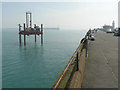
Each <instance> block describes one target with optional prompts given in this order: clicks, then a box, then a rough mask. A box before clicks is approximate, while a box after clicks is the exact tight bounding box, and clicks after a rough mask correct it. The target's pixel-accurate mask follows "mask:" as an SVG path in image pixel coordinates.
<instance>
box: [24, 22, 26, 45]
mask: <svg viewBox="0 0 120 90" xmlns="http://www.w3.org/2000/svg"><path fill="white" fill-rule="evenodd" d="M24 31H25V23H24ZM24 45H26V36H25V34H24Z"/></svg>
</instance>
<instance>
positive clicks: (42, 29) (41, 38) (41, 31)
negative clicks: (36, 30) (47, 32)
mask: <svg viewBox="0 0 120 90" xmlns="http://www.w3.org/2000/svg"><path fill="white" fill-rule="evenodd" d="M41 44H43V24H41Z"/></svg>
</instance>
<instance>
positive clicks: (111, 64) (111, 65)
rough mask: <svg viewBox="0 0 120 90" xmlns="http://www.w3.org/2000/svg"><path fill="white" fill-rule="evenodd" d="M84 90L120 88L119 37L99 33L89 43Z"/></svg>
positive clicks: (83, 83)
mask: <svg viewBox="0 0 120 90" xmlns="http://www.w3.org/2000/svg"><path fill="white" fill-rule="evenodd" d="M82 88H118V37H116V36H113V34H111V33H105V32H103V31H99V32H97V33H96V34H95V41H90V42H89V45H88V57H87V59H86V65H85V71H84V75H83V82H82Z"/></svg>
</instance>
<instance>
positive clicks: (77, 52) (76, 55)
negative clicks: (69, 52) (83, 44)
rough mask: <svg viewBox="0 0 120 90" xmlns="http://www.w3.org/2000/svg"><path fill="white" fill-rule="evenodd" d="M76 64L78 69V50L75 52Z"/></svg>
mask: <svg viewBox="0 0 120 90" xmlns="http://www.w3.org/2000/svg"><path fill="white" fill-rule="evenodd" d="M76 66H77V68H76V71H78V70H79V64H78V52H77V55H76Z"/></svg>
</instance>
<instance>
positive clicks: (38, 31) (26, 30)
mask: <svg viewBox="0 0 120 90" xmlns="http://www.w3.org/2000/svg"><path fill="white" fill-rule="evenodd" d="M21 27H22V26H21V25H20V24H19V43H20V45H21V35H24V45H26V35H27V36H29V35H35V42H36V35H38V36H39V35H41V44H43V24H41V26H36V24H34V28H32V13H31V12H26V23H24V24H23V30H21Z"/></svg>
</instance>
